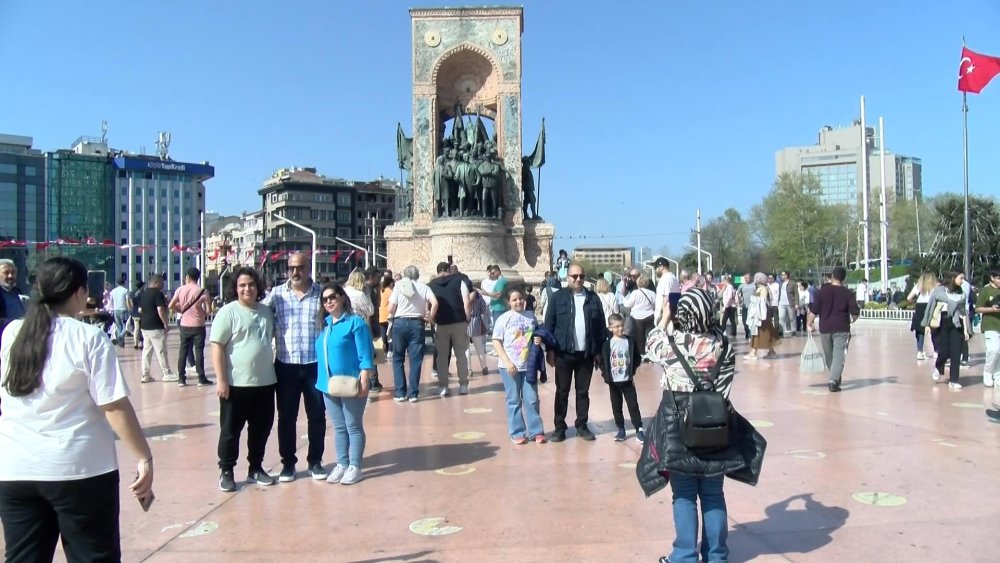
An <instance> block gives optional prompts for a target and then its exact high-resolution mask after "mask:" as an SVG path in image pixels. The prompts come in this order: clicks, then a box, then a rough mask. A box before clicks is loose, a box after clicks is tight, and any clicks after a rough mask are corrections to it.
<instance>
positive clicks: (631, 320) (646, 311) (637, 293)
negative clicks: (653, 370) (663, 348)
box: [622, 274, 656, 362]
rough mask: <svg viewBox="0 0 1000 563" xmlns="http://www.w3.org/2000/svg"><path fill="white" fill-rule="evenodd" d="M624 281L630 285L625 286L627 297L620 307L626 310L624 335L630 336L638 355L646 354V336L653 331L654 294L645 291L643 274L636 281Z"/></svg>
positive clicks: (647, 283) (645, 285) (647, 280)
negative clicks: (629, 282)
mask: <svg viewBox="0 0 1000 563" xmlns="http://www.w3.org/2000/svg"><path fill="white" fill-rule="evenodd" d="M626 281H631V284H630V285H628V286H626V290H628V295H626V296H625V299H624V300H623V301H622V306H623V307H627V308H628V319H627V322H626V323H625V334H626V336H630V337H631V338H632V341H633V342H635V346H636V349H638V350H639V353H640V354H645V353H646V336H647V335H648V334H649V331H650V330H653V314H654V312H655V311H656V294H655V293H653V292H652V291H651V290H649V289H647V288H648V286H649V278H647V277H646V275H645V274H643V275H640V276H639V278H638V279H636V280H634V281H632V280H623V281H622V283H626ZM633 361H635V362H640V361H642V360H641V359H640V358H634V359H633Z"/></svg>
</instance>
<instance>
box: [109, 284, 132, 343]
mask: <svg viewBox="0 0 1000 563" xmlns="http://www.w3.org/2000/svg"><path fill="white" fill-rule="evenodd" d="M125 283H126V281H125V278H122V279H120V280H118V285H117V286H115V288H114V289H112V290H111V293H110V294H109V295H108V303H109V307H108V308H109V309H111V314H112V315H114V318H115V333H114V335H113V337H112V338H111V342H113V343H114V344H117V345H118V346H120V347H122V348H124V347H125V323H126V321H128V319H129V316H130V315H129V310H128V288H127V287H125Z"/></svg>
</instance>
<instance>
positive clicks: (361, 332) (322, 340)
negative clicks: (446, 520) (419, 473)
mask: <svg viewBox="0 0 1000 563" xmlns="http://www.w3.org/2000/svg"><path fill="white" fill-rule="evenodd" d="M320 299H321V300H322V304H323V307H322V309H321V310H320V312H319V316H318V318H317V324H318V325H319V328H320V334H319V338H317V339H316V359H317V360H318V362H319V366H318V368H319V377H318V378H317V379H316V388H317V389H319V390H320V391H321V392H322V393H323V400H324V402H325V403H326V412H327V413H328V414H329V415H330V421H331V422H332V423H333V434H334V447H335V449H336V452H337V465H336V466H335V467H334V468H333V470H332V471H331V472H330V476H329V477H327V478H326V482H327V483H340V484H341V485H353V484H354V483H357V482H358V481H360V480H361V458H362V457H363V456H364V453H365V428H364V424H363V417H364V414H365V403H366V402H367V398H368V389H369V388H370V386H371V377H372V374H373V373H374V365H373V364H372V336H371V331H370V330H369V329H368V322H367V321H366V320H365V319H364V318H362V317H361V316H359V315H357V314H355V313H354V312H353V310H352V309H351V300H350V299H349V298H348V297H347V293H346V292H345V291H344V288H343V286H341V285H340V284H339V283H327V284H326V285H324V286H323V290H322V292H321V293H320ZM344 376H349V377H356V378H358V394H357V396H355V397H342V396H333V395H331V394H330V393H331V389H330V383H329V382H330V378H331V377H344Z"/></svg>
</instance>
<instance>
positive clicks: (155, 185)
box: [113, 154, 215, 290]
mask: <svg viewBox="0 0 1000 563" xmlns="http://www.w3.org/2000/svg"><path fill="white" fill-rule="evenodd" d="M113 164H114V169H115V189H114V192H113V193H114V197H115V205H114V208H113V209H116V210H118V213H117V215H118V217H117V224H116V227H117V236H116V237H115V238H116V240H118V241H119V243H120V244H121V245H122V246H123V248H121V249H119V250H118V257H117V261H118V262H119V264H120V265H121V266H122V269H123V270H124V272H126V277H127V278H128V282H129V286H130V287H131V286H132V284H133V283H134V281H135V280H137V279H142V280H146V279H148V278H149V276H151V275H153V274H161V275H163V276H164V288H165V289H167V290H170V289H174V288H176V287H179V286H180V285H181V284H183V281H184V272H185V270H187V269H188V268H189V267H191V266H197V264H198V263H199V262H200V260H199V257H198V254H199V252H200V251H201V246H202V242H201V241H202V216H203V214H204V212H205V185H204V183H205V182H206V181H208V180H209V179H211V178H212V177H214V176H215V169H214V168H213V167H212V166H211V165H210V164H208V163H207V162H205V163H201V164H195V163H188V162H176V161H173V160H166V159H161V158H158V157H151V156H144V155H142V156H140V155H124V154H123V155H119V156H116V157H115V158H114V159H113Z"/></svg>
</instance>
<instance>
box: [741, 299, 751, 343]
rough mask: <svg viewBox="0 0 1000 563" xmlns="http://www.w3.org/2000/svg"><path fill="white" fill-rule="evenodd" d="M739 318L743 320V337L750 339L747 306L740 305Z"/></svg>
mask: <svg viewBox="0 0 1000 563" xmlns="http://www.w3.org/2000/svg"><path fill="white" fill-rule="evenodd" d="M740 320H741V321H743V337H744V338H746V339H747V340H750V327H749V326H747V307H746V305H744V306H742V307H740Z"/></svg>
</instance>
